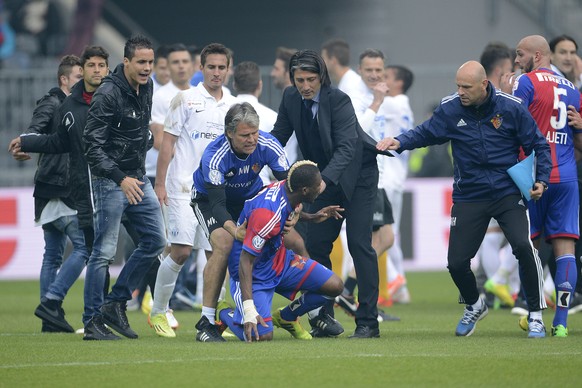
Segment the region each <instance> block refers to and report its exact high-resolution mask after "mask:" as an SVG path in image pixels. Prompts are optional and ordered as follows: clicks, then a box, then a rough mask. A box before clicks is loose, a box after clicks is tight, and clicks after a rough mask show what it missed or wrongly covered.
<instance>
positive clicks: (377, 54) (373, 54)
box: [360, 48, 384, 64]
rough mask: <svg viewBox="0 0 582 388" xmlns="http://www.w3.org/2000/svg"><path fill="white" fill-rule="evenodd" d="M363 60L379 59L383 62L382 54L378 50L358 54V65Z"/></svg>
mask: <svg viewBox="0 0 582 388" xmlns="http://www.w3.org/2000/svg"><path fill="white" fill-rule="evenodd" d="M364 58H380V59H382V60H384V53H383V52H382V51H381V50H378V49H373V48H368V49H365V50H364V52H362V53H361V54H360V64H361V63H362V60H363V59H364Z"/></svg>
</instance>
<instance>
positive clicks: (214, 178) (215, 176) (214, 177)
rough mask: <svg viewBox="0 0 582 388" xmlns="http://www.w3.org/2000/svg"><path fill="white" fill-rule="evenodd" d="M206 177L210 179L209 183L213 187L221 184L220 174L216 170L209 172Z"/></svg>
mask: <svg viewBox="0 0 582 388" xmlns="http://www.w3.org/2000/svg"><path fill="white" fill-rule="evenodd" d="M208 177H209V178H210V183H212V184H213V185H219V184H221V183H222V174H221V173H220V171H218V170H210V174H208Z"/></svg>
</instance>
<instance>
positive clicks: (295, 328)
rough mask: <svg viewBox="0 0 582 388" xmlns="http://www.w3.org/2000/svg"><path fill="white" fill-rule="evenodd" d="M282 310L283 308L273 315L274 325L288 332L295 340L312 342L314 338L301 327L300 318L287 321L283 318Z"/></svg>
mask: <svg viewBox="0 0 582 388" xmlns="http://www.w3.org/2000/svg"><path fill="white" fill-rule="evenodd" d="M281 310H283V308H280V309H278V310H277V311H275V312H274V313H273V317H272V318H273V325H275V326H276V327H278V328H281V329H285V330H287V331H288V332H289V333H290V334H291V335H292V336H293V338H296V339H300V340H310V339H311V338H312V337H311V334H309V333H308V332H307V330H305V329H304V328H303V326H301V323H299V318H297V319H296V320H294V321H286V320H284V319H283V318H281Z"/></svg>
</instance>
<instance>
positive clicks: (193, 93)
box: [164, 83, 237, 199]
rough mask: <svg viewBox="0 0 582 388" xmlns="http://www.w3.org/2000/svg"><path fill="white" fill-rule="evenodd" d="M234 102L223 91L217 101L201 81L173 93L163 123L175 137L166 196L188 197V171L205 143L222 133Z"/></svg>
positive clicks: (200, 156)
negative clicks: (187, 88)
mask: <svg viewBox="0 0 582 388" xmlns="http://www.w3.org/2000/svg"><path fill="white" fill-rule="evenodd" d="M236 102H237V100H236V98H235V97H233V96H231V95H227V94H225V93H223V96H222V99H221V100H220V101H218V102H217V101H216V100H215V99H214V97H212V96H211V95H210V94H209V93H208V91H207V90H206V89H205V88H204V85H203V83H200V84H198V85H197V86H196V87H195V88H192V89H189V90H185V91H181V92H179V93H178V94H177V95H176V97H174V99H173V100H172V102H171V104H170V110H169V111H168V115H167V116H166V121H165V123H164V131H165V132H168V133H170V134H172V135H174V136H177V137H178V139H177V141H176V146H175V149H174V158H173V159H172V161H171V162H170V166H169V167H168V175H167V177H166V190H167V192H168V197H172V198H187V199H189V198H190V191H191V189H192V174H193V173H194V170H196V169H197V168H198V165H199V164H200V159H201V158H202V154H203V153H204V150H205V149H206V146H207V145H208V144H210V142H212V141H213V140H214V139H216V138H217V137H218V136H220V135H222V134H224V118H225V116H226V112H228V109H229V108H230V107H231V106H232V105H233V104H235V103H236Z"/></svg>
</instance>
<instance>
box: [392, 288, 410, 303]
mask: <svg viewBox="0 0 582 388" xmlns="http://www.w3.org/2000/svg"><path fill="white" fill-rule="evenodd" d="M391 299H392V303H396V304H410V291H408V287H407V286H406V284H405V285H403V286H402V287H400V289H399V290H398V291H396V293H395V294H393V295H391Z"/></svg>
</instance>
